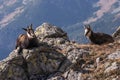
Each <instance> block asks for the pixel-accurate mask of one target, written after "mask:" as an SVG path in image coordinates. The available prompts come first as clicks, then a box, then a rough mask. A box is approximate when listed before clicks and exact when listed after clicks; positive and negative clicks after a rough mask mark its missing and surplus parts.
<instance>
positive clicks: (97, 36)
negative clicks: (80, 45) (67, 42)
mask: <svg viewBox="0 0 120 80" xmlns="http://www.w3.org/2000/svg"><path fill="white" fill-rule="evenodd" d="M84 28H85V33H84V35H85V36H86V37H87V38H88V39H89V40H90V41H91V42H92V43H93V44H98V45H101V44H104V43H112V42H114V39H113V37H112V36H110V35H108V34H105V33H99V32H97V33H95V32H93V31H92V29H91V28H90V25H85V26H84Z"/></svg>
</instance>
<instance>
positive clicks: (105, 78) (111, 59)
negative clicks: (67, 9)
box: [0, 23, 120, 80]
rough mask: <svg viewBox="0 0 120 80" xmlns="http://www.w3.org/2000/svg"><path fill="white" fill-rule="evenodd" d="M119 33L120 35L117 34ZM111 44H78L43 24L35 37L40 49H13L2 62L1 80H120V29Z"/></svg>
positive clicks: (51, 26) (61, 31)
mask: <svg viewBox="0 0 120 80" xmlns="http://www.w3.org/2000/svg"><path fill="white" fill-rule="evenodd" d="M116 32H117V33H116ZM116 32H115V33H114V35H113V36H114V37H115V39H116V41H115V42H114V43H110V44H104V45H94V44H78V43H76V42H73V41H70V40H69V38H68V35H67V33H66V32H64V31H63V30H62V29H61V28H58V27H56V26H54V25H51V24H48V23H43V24H42V25H41V26H39V27H37V28H36V30H35V34H36V36H37V38H38V40H39V47H36V48H32V49H24V50H23V51H22V53H21V54H18V53H17V52H16V50H13V51H12V52H11V53H10V54H9V56H8V57H7V58H6V59H4V60H2V61H0V80H119V78H120V72H119V70H120V38H119V37H120V34H119V33H120V30H118V31H116Z"/></svg>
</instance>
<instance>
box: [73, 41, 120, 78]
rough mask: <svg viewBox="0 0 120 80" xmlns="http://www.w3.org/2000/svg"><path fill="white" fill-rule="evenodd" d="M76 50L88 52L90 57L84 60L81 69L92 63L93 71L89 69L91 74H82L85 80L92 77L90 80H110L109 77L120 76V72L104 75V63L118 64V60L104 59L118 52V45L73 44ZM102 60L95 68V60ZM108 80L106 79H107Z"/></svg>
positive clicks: (119, 60)
mask: <svg viewBox="0 0 120 80" xmlns="http://www.w3.org/2000/svg"><path fill="white" fill-rule="evenodd" d="M75 46H76V47H77V48H81V49H86V50H89V51H90V56H89V57H87V58H85V59H84V60H85V61H86V63H85V64H84V66H83V68H84V67H86V66H87V65H89V64H90V63H91V62H93V64H92V65H94V66H95V67H94V68H93V70H92V69H91V73H86V74H83V77H84V79H85V80H87V78H88V77H91V76H92V80H110V79H111V78H109V77H115V76H117V75H120V71H111V72H110V73H109V74H106V73H104V70H105V68H104V63H105V62H110V63H112V62H114V61H116V62H119V63H120V59H117V60H113V61H112V60H108V59H107V58H106V57H107V55H109V54H111V53H113V52H115V51H117V50H120V43H110V44H104V45H93V44H75ZM98 57H100V58H102V61H101V62H100V66H99V67H96V61H95V60H96V58H98ZM107 78H108V79H107Z"/></svg>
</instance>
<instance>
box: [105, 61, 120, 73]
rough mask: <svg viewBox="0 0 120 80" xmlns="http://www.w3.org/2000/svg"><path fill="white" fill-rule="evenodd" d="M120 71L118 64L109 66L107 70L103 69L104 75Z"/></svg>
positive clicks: (114, 63)
mask: <svg viewBox="0 0 120 80" xmlns="http://www.w3.org/2000/svg"><path fill="white" fill-rule="evenodd" d="M119 69H120V64H118V63H117V62H113V63H112V64H111V66H109V67H108V68H106V69H105V71H104V72H105V73H109V72H110V71H115V70H119Z"/></svg>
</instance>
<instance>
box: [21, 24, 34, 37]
mask: <svg viewBox="0 0 120 80" xmlns="http://www.w3.org/2000/svg"><path fill="white" fill-rule="evenodd" d="M22 29H23V30H25V31H26V33H27V36H28V38H35V37H36V35H35V33H34V30H33V28H32V24H31V25H30V26H28V27H27V28H22Z"/></svg>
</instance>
